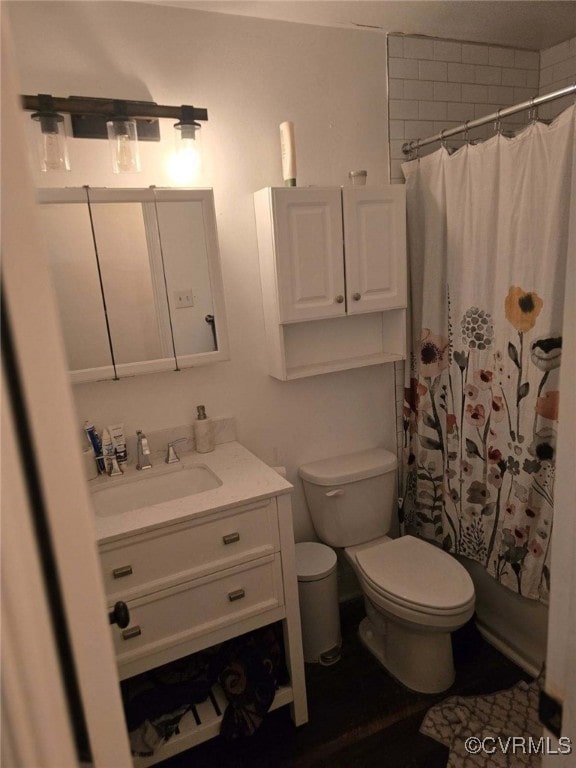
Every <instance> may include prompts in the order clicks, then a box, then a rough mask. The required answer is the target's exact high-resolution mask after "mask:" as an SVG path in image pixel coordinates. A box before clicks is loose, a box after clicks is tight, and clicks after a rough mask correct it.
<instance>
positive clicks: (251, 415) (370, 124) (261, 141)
mask: <svg viewBox="0 0 576 768" xmlns="http://www.w3.org/2000/svg"><path fill="white" fill-rule="evenodd" d="M7 5H8V6H9V8H8V11H9V16H10V23H11V28H12V38H13V48H14V61H15V69H16V74H17V77H18V79H19V85H18V88H19V89H20V90H19V92H21V93H32V94H36V93H52V94H54V95H57V96H68V95H89V96H95V97H98V96H100V97H118V98H127V99H136V100H144V101H155V102H157V103H159V104H181V103H192V104H195V105H196V104H197V105H201V106H204V107H206V108H207V109H208V114H209V120H208V121H207V122H206V124H205V125H203V126H202V129H201V132H202V142H203V147H202V149H203V163H204V168H203V175H202V177H201V178H200V179H198V180H195V181H194V182H193V183H192V184H191V186H199V187H201V186H206V187H212V188H213V189H214V199H215V208H216V219H217V229H218V239H219V247H220V253H221V261H222V273H223V286H224V300H225V306H226V313H227V319H228V334H229V347H230V359H229V360H227V361H223V362H219V363H217V364H215V365H209V366H200V367H197V368H191V369H187V370H182V371H180V372H178V373H173V372H165V373H154V374H150V375H147V376H136V377H131V378H128V379H124V380H122V379H121V380H119V381H109V382H94V383H85V384H81V385H77V386H74V388H73V389H72V396H73V406H74V409H75V413H76V422H77V426H80V425H81V424H82V423H83V422H84V421H85V420H87V419H88V420H92V421H94V422H95V423H96V424H98V425H106V424H110V423H116V422H118V421H123V423H124V426H125V430H126V434H128V435H130V436H133V435H135V432H136V430H137V429H142V430H143V431H144V432H146V434H148V435H150V434H153V433H155V432H158V431H161V430H164V429H167V428H174V427H180V426H181V425H189V424H191V423H192V420H193V419H194V416H195V413H196V406H197V405H198V404H199V403H204V404H205V405H206V408H207V411H208V413H209V415H211V416H213V417H217V418H226V417H233V418H234V420H235V424H236V430H237V439H238V441H239V442H240V443H241V444H242V445H244V446H246V447H247V448H248V449H249V450H250V451H251V452H252V453H254V454H255V455H256V456H258V458H259V459H261V460H262V461H263V462H264V463H266V464H268V465H270V466H284V467H286V470H287V478H288V480H289V481H290V482H291V483H292V484H293V485H294V491H293V493H292V512H293V518H294V538H295V540H296V541H297V542H300V541H306V540H311V539H315V538H316V536H315V533H314V529H313V527H312V523H311V520H310V516H309V513H308V509H307V505H306V501H305V498H304V492H303V487H302V484H301V482H300V480H299V478H298V467H299V466H300V465H302V464H305V463H308V462H311V461H314V460H317V459H320V458H324V457H327V456H334V455H337V454H338V453H346V452H354V451H360V450H364V449H368V448H371V447H374V446H381V447H383V448H386V449H388V450H390V451H392V452H395V451H396V443H397V433H398V424H397V420H396V408H395V404H396V405H400V402H399V401H400V399H401V395H400V391H401V389H402V388H403V378H402V374H401V372H400V371H399V370H396V371H395V368H394V365H393V364H391V363H388V364H385V365H374V366H367V367H359V368H356V369H352V370H344V371H339V372H335V373H330V374H326V375H321V376H312V377H309V378H303V379H299V380H295V381H290V382H282V381H278V380H277V379H276V378H273V377H271V376H269V375H268V364H267V359H266V348H265V343H264V320H263V307H262V303H261V288H260V274H259V265H258V249H257V242H256V229H255V221H254V200H253V194H254V192H256V191H257V190H259V189H262V188H264V187H267V186H272V185H275V186H281V185H282V169H281V163H280V144H279V135H278V126H279V124H280V123H281V122H282V121H284V120H291V121H293V123H294V125H295V132H296V147H297V168H298V171H297V184H298V186H302V187H306V186H309V185H319V186H333V187H339V186H343V185H347V184H348V172H349V171H350V170H353V169H357V168H365V169H367V171H368V183H369V184H370V185H383V184H388V183H389V181H392V182H398V181H400V179H401V171H400V170H399V165H400V163H401V162H402V156H401V145H402V144H403V143H404V141H406V140H410V139H413V138H416V136H414V135H408V134H406V133H401V132H400V131H402V130H403V129H404V128H409V127H410V126H408V122H409V120H412V119H413V113H410V110H413V109H414V99H406V100H405V99H403V98H401V97H399V95H398V91H396V92H395V93H394V91H393V89H394V88H398V81H399V80H401V79H403V76H402V75H399V76H398V77H394V76H393V74H392V64H391V63H390V64H389V59H390V60H392V59H395V60H396V63H395V64H394V66H400V67H402V66H404V67H406V66H409V64H408V65H407V64H405V63H404V64H402V63H401V64H398V60H399V59H405V60H406V61H408V62H413V61H414V58H411V56H412V54H411V53H410V55H407V52H408V47H407V48H404V46H402V56H399V55H398V52H399V50H400V49H399V47H398V46H399V42H403V43H405V42H406V41H407V39H406V40H403V39H402V37H401V36H400V35H397V36H391V37H389V38H388V44H389V48H387V45H386V33H387V32H388V33H392V32H399V33H406V34H408V35H411V36H417V35H427V36H429V37H432V38H437V39H438V40H442V41H445V42H446V43H450V42H453V41H454V40H458V41H462V44H463V45H464V44H470V45H473V47H474V48H475V50H478V51H482V53H481V54H479V55H483V53H485V52H486V49H489V48H490V47H492V48H494V49H497V51H506V52H507V53H506V54H502V56H503V57H504V59H503V60H506V59H507V56H508V54H509V50H510V48H509V46H512V48H514V49H516V48H517V49H519V50H522V51H526V49H527V50H529V51H541V50H542V51H544V53H542V54H540V57H538V56H536V55H534V56H532V57H530V56H527V57H526V61H527V66H526V67H525V68H520V69H521V70H522V72H523V73H524V74H525V75H526V78H527V77H528V75H527V73H530V76H531V77H532V78H534V77H535V74H536V73H538V74H539V77H540V78H542V79H540V80H539V82H536V80H534V79H532V80H531V83H532V85H531V88H533V89H535V90H534V93H537V92H544V91H548V90H552V89H553V88H554V84H555V81H554V80H553V79H550V78H549V76H550V75H551V74H552V71H553V69H554V67H557V66H560V65H561V64H562V63H563V62H564V61H566V62H567V64H566V66H570V65H571V66H572V72H567V73H566V75H565V77H574V70H573V68H574V59H573V57H574V34H575V30H574V29H573V28H572V29H571V30H570V29H569V26H568V25H569V19H570V16H569V14H567V16H566V17H564V18H565V23H564V28H562V29H561V30H560V32H558V31H556V32H555V34H556V35H557V37H556V38H554V39H553V40H551V41H547V42H545V43H541V42H538V34H537V33H538V29H539V28H540V27H542V28H544V27H545V24H544V22H543V21H540V22H538V20H537V19H536V18H534V17H533V16H532V12H531V10H530V9H531V7H532V6H533V5H539V4H533V3H521V4H519V5H521V6H522V13H523V14H525V18H526V21H525V22H524V26H523V25H522V24H519V23H516V24H513V26H514V27H515V34H516V35H518V38H514V41H512V38H511V37H508V36H507V34H506V27H505V25H504V24H503V23H502V24H500V25H499V26H492V28H491V31H490V32H488V31H486V32H483V31H481V29H476V30H475V29H474V21H475V16H476V14H478V13H479V6H482V5H484V4H483V3H473V4H466V5H472V8H473V10H470V11H468V12H467V13H466V14H463V16H462V17H458V18H459V19H462V18H464V19H465V20H467V23H468V26H467V27H465V30H466V32H460V31H458V30H457V29H454V31H451V32H447V31H444V30H445V29H446V27H445V26H443V24H444V25H446V24H448V20H446V18H445V17H443V16H442V15H440V16H437V15H435V14H434V13H432V11H428V10H427V8H426V6H427V5H428V4H427V3H422V4H418V5H419V8H418V9H415V10H414V15H413V16H411V17H409V18H408V19H398V20H396V17H394V16H393V17H392V21H390V22H388V23H387V24H386V27H385V28H383V27H384V22H383V21H380V22H379V23H378V22H376V26H377V27H378V28H376V29H375V28H374V26H372V27H371V26H370V24H371V22H370V21H369V20H368V19H364V20H362V19H360V17H359V21H357V22H356V21H355V16H354V15H353V14H352V12H351V9H350V5H351V4H343V5H342V4H337V5H342V7H346V11H347V14H346V16H345V17H344V16H342V17H340V19H339V20H337V21H335V22H334V23H333V25H332V26H321V25H320V23H319V21H316V23H315V24H314V23H312V24H311V23H302V22H305V21H312V22H314V17H312V18H311V19H307V18H305V17H302V18H298V17H296V16H293V17H292V21H290V20H289V19H288V20H286V19H263V18H253V17H250V16H240V15H234V14H226V13H215V12H212V11H211V10H209V9H208V5H209V4H204V7H203V8H202V10H198V9H195V8H183V7H173V6H171V5H168V4H152V3H150V4H148V3H146V4H144V3H106V4H103V5H102V4H99V3H96V2H94V3H93V2H86V3H84V2H82V3H81V2H78V3H76V2H63V3H53V2H39V3H33V2H24V3H13V4H10V3H8V4H7ZM227 5H228V4H227ZM242 5H244V4H242ZM273 5H274V4H273ZM278 5H279V6H280V5H282V6H292V8H289V10H288V12H292V13H293V14H296V9H297V6H300V5H302V6H308V5H310V6H312V5H313V4H308V3H303V4H302V3H289V4H285V3H282V4H278ZM378 5H390V6H396V5H403V4H384V3H383V4H378ZM410 5H412V4H410ZM450 5H452V3H447V4H445V6H446V7H447V8H449V6H450ZM548 5H549V4H548ZM554 5H555V6H557V5H559V6H562V5H564V6H565V7H566V6H568V5H569V4H554ZM572 8H573V4H572ZM394 10H395V9H394V8H393V7H391V8H390V12H391V13H392V12H393V11H394ZM396 10H397V9H396ZM558 12H559V13H560V9H559V10H558ZM446 14H447V15H450V11H449V10H447V9H446V10H445V15H446ZM519 15H520V16H522V14H519ZM480 16H481V18H480V19H479V20H478V21H477V22H476V23H477V26H478V27H480V25H481V24H487V23H488V20H487V16H488V14H487V13H484V14H480ZM553 16H554V14H552V13H548V15H547V16H546V18H547V19H549V17H553ZM342 18H344V23H342V21H341V19H342ZM461 23H464V22H461ZM359 24H364V25H366V26H364V27H360V26H357V25H359ZM469 30H470V31H469ZM490 34H491V35H492V37H489V35H490ZM511 34H512V33H511V32H510V35H511ZM522 34H524V35H525V37H524V38H522V37H521V35H522ZM410 39H414V40H416V41H418V42H422V41H420V39H419V38H418V37H414V38H412V37H410ZM423 42H425V43H429V42H430V40H424V41H423ZM482 44H485V45H484V47H482ZM557 44H559V45H560V48H559V50H558V51H557V52H555V53H553V54H551V53H546V50H547V49H550V50H552V49H553V48H554V47H555V45H557ZM416 45H417V44H416ZM394 46H396V48H395V50H394ZM564 49H565V55H564V58H562V57H561V55H562V51H563V50H564ZM394 52H395V53H396V55H393V53H394ZM488 53H489V51H488ZM556 54H557V55H556ZM535 56H536V58H535ZM537 59H538V62H537V64H536V65H535V64H534V62H535V61H537ZM438 61H440V62H442V60H441V59H439V60H438ZM448 63H450V62H448ZM544 64H549V66H544ZM389 67H390V69H389ZM502 67H503V68H504V69H507V68H508V67H507V66H504V64H503V65H502ZM271 72H273V73H274V76H273V77H272V76H270V73H271ZM387 73H389V75H388V74H387ZM524 82H525V83H526V82H527V79H526V80H525V81H524ZM540 83H542V86H543V88H542V89H540V88H539V87H538V86H539V85H540ZM514 87H515V88H517V89H518V92H517V93H515V92H514V91H512V94H511V96H512V98H510V99H509V100H507V101H505V102H504V103H503V104H500V103H498V104H496V106H507V105H508V104H510V103H516V102H518V101H521V100H524V99H526V98H529V97H530V95H532V91H530V93H525V92H524V91H523V90H522V88H523V87H522V86H513V88H514ZM527 87H528V86H526V88H527ZM416 98H418V97H416ZM471 98H472V97H471ZM403 101H408V102H410V103H409V104H402V103H401V102H403ZM445 103H446V102H442V103H441V104H440V106H439V104H438V103H437V102H434V103H432V104H430V105H429V106H428V108H429V109H430V110H431V111H430V113H429V114H430V117H429V118H428V117H427V118H426V119H425V121H424V122H425V123H426V125H425V126H413V127H414V128H417V129H418V130H422V133H423V135H428V134H432V133H435V132H436V130H439V129H440V125H439V120H442V119H443V118H442V117H435V116H434V115H440V114H441V113H442V105H443V104H445ZM448 104H449V106H451V108H452V109H454V110H455V112H454V118H453V119H452V120H451V122H452V123H461V122H463V120H467V119H470V118H475V117H479V116H480V114H483V112H481V111H480V110H481V109H482V108H483V106H488V105H490V104H492V102H491V101H484V100H481V101H478V102H477V101H476V100H475V99H472V101H471V102H469V105H470V111H468V112H467V113H466V114H464V113H463V112H462V111H460V112H458V110H457V109H456V107H460V110H461V109H462V105H461V104H460V105H458V104H456V107H455V106H454V104H453V103H452V102H449V103H448ZM565 106H568V104H565ZM402 109H407V110H408V111H407V112H405V113H402V112H401V110H402ZM394 110H400V111H394ZM486 111H494V110H492V109H488V110H484V112H486ZM411 114H412V116H411ZM442 114H443V113H442ZM445 114H446V119H449V118H448V113H447V112H446V113H445ZM456 115H457V116H456ZM542 115H543V116H544V109H542ZM28 118H29V116H28V115H26V116H25V119H24V118H23V119H22V125H23V126H24V129H23V130H24V132H25V135H26V139H27V146H28V147H29V149H30V152H32V151H33V142H34V138H35V134H34V131H35V128H36V126H35V125H34V124H33V121H31V120H29V119H28ZM430 123H432V126H431V125H430ZM169 129H170V124H169V123H168V133H170V130H169ZM418 135H420V134H418ZM170 141H171V137H170V136H168V137H167V138H166V143H168V142H170ZM164 151H165V149H164V140H163V141H162V142H160V143H159V144H152V143H151V144H150V145H145V146H143V147H142V149H141V158H142V171H141V173H140V174H139V175H138V177H136V178H134V177H132V178H130V180H129V181H125V180H124V179H123V178H121V177H119V176H115V175H114V174H113V173H112V171H111V168H110V164H109V157H108V147H107V146H106V142H97V141H86V142H82V141H80V140H77V141H71V142H70V146H69V152H70V161H71V171H70V172H69V173H67V174H65V178H64V179H62V178H61V177H60V176H58V178H50V177H53V176H55V175H57V174H50V173H46V174H41V173H40V172H39V171H37V170H36V168H35V167H33V169H32V172H33V174H34V176H33V186H34V187H59V186H72V187H81V186H82V185H84V184H89V185H90V186H91V187H114V186H137V187H143V188H144V187H148V186H149V185H151V184H155V185H157V186H159V187H165V186H174V185H175V182H174V180H173V179H172V178H171V177H170V176H169V174H168V171H167V170H166V167H165V163H164V159H165V158H164V154H163V153H164ZM9 300H10V299H9V298H8V301H9ZM566 347H567V348H568V345H566ZM565 362H567V356H566V359H565V361H564V362H563V365H564V364H565ZM397 369H398V366H397ZM398 382H401V383H398ZM40 383H42V382H40ZM397 383H398V384H397ZM44 384H46V383H45V382H44ZM46 386H47V385H46ZM568 407H569V405H568ZM566 418H567V419H568V418H570V415H569V413H567V417H566ZM53 434H56V435H57V425H56V429H55V432H54V433H53ZM50 439H51V440H52V439H54V438H52V437H51V438H50ZM565 439H566V440H569V439H570V438H569V437H567V438H565ZM59 453H61V451H59ZM61 463H62V456H60V461H59V464H61ZM566 466H567V467H568V466H569V465H568V464H567V465H566ZM559 474H560V473H559ZM562 492H563V491H562V489H561V488H557V498H559V497H561V494H562ZM570 493H571V492H570V489H565V490H564V494H565V498H566V508H567V509H568V508H570V506H571V505H572V503H573V502H572V501H571V496H570ZM559 495H560V496H559ZM567 525H568V524H567ZM567 530H568V529H567ZM565 535H566V537H568V533H566V534H565ZM559 546H561V545H559ZM568 551H570V550H568ZM568 573H569V571H567V574H568ZM568 581H569V579H568V576H567V579H566V582H567V583H568ZM559 586H560V587H561V588H566V589H568V587H567V586H566V587H564V586H563V585H559ZM357 595H358V587H357V584H356V583H355V581H354V579H353V577H352V575H351V573H350V571H349V570H347V569H346V568H345V567H343V568H342V572H341V582H340V597H341V599H346V598H348V597H356V596H357ZM553 600H554V597H553ZM560 615H561V614H560ZM560 623H561V625H562V622H560ZM562 631H563V630H562ZM562 631H561V632H560V634H562ZM549 663H550V662H549ZM557 679H558V680H559V681H560V680H562V679H563V673H561V674H558V675H557ZM102 764H104V763H102Z"/></svg>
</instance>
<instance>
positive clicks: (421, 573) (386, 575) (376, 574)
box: [355, 536, 474, 623]
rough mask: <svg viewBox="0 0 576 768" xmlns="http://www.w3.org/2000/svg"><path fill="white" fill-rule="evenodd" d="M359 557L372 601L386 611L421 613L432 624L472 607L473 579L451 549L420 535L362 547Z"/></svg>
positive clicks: (358, 563)
mask: <svg viewBox="0 0 576 768" xmlns="http://www.w3.org/2000/svg"><path fill="white" fill-rule="evenodd" d="M355 560H356V564H357V566H358V570H359V576H360V578H361V579H362V580H363V581H365V583H366V586H367V587H369V588H370V592H371V593H372V594H371V598H372V600H374V601H375V602H376V603H377V604H379V605H381V607H382V608H383V609H384V610H388V611H389V612H392V613H394V614H398V613H400V614H402V615H406V614H411V613H413V612H414V613H415V614H423V615H424V616H427V617H429V618H430V620H431V621H432V622H433V623H435V622H434V617H437V619H438V620H442V618H444V619H448V618H449V617H456V616H461V614H463V613H468V612H471V611H473V608H474V584H473V582H472V579H471V578H470V576H469V574H468V572H467V571H466V570H465V568H464V567H463V566H462V565H460V563H459V562H458V561H457V560H455V559H454V558H452V557H451V556H450V555H449V554H448V553H446V552H444V551H443V550H441V549H438V548H437V547H435V546H433V545H432V544H428V543H426V542H424V541H422V540H421V539H417V538H415V537H413V536H402V537H401V538H399V539H384V540H380V541H379V542H376V543H375V544H374V545H372V546H370V545H369V546H367V547H359V548H358V550H357V551H356V552H355ZM424 616H422V618H424ZM418 623H420V622H418Z"/></svg>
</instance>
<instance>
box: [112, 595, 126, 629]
mask: <svg viewBox="0 0 576 768" xmlns="http://www.w3.org/2000/svg"><path fill="white" fill-rule="evenodd" d="M108 621H109V622H110V624H118V626H119V627H120V629H124V627H127V626H128V624H130V611H129V610H128V606H127V605H126V603H124V602H122V600H119V601H118V602H117V603H115V605H114V608H113V609H112V610H111V611H110V613H109V614H108Z"/></svg>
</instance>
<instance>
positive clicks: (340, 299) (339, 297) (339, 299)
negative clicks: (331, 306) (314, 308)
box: [336, 293, 344, 304]
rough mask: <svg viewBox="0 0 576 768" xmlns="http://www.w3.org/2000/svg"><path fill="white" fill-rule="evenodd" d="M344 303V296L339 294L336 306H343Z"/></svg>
mask: <svg viewBox="0 0 576 768" xmlns="http://www.w3.org/2000/svg"><path fill="white" fill-rule="evenodd" d="M343 301H344V296H342V294H341V293H340V294H338V296H336V304H342V302H343Z"/></svg>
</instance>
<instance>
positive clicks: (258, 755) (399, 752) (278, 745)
mask: <svg viewBox="0 0 576 768" xmlns="http://www.w3.org/2000/svg"><path fill="white" fill-rule="evenodd" d="M363 615H364V614H363V603H362V601H361V600H354V601H351V602H349V603H345V604H343V605H342V606H341V621H342V638H343V648H342V658H341V660H340V661H339V662H338V663H337V664H335V665H333V666H331V667H322V666H319V665H316V664H307V665H306V682H307V692H308V707H309V722H308V724H307V725H305V726H303V727H301V728H298V729H297V728H294V726H293V725H292V722H291V720H290V716H289V711H288V708H287V707H283V708H281V709H279V710H276V711H275V712H272V713H270V714H268V715H267V717H266V719H265V721H264V723H263V725H262V726H261V728H260V730H259V731H258V732H257V733H256V734H255V735H254V736H252V737H251V738H249V739H245V740H244V741H242V742H241V743H236V742H235V743H232V744H231V743H227V742H225V741H224V740H223V739H221V738H217V739H213V740H212V741H210V742H206V743H205V744H202V745H200V746H199V747H196V748H195V749H191V750H189V751H188V752H184V753H182V754H180V755H177V756H176V757H174V758H172V759H171V760H167V761H165V762H164V763H162V764H161V766H162V768H372V766H374V768H445V765H446V761H447V759H448V750H447V749H445V748H444V747H443V746H442V745H440V744H438V743H437V742H435V741H433V740H432V739H429V738H428V737H426V736H422V735H421V734H420V733H419V732H418V729H419V727H420V723H421V721H422V718H423V717H424V714H425V713H426V711H427V710H428V708H429V707H430V706H431V705H432V704H434V703H435V702H437V701H439V700H440V699H442V698H445V697H446V696H450V695H453V694H456V693H457V694H463V695H471V694H480V693H491V692H493V691H496V690H499V689H502V688H507V687H509V686H511V685H513V684H514V683H516V682H518V680H520V679H528V678H527V676H526V675H525V674H524V673H523V672H522V671H521V670H520V669H518V667H516V666H515V665H514V664H512V662H510V661H508V660H507V659H506V658H505V657H503V656H502V655H501V654H500V653H498V651H496V650H495V649H494V648H492V647H491V646H490V645H488V644H487V643H486V642H485V641H484V640H483V639H482V638H481V636H480V635H479V633H478V632H477V630H476V629H475V627H474V625H473V624H472V623H470V624H469V625H467V626H466V627H464V628H463V629H462V630H460V631H459V632H457V633H456V634H455V636H454V658H455V664H456V682H455V683H454V686H453V687H452V688H451V689H450V690H449V691H448V692H446V693H444V694H441V695H439V696H438V695H436V696H430V695H425V694H418V693H414V692H412V691H408V690H407V689H406V688H404V687H403V686H402V685H400V684H399V683H397V682H396V681H395V680H393V679H392V678H391V677H390V676H389V675H388V674H387V673H386V672H385V671H384V669H383V668H382V667H381V666H380V665H379V664H378V662H377V661H376V660H375V659H374V658H373V657H372V656H371V655H370V654H369V652H368V651H367V650H366V649H365V648H364V646H363V645H362V644H361V643H360V641H359V639H358V637H357V631H356V630H357V626H358V623H359V622H360V620H361V618H362V617H363Z"/></svg>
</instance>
